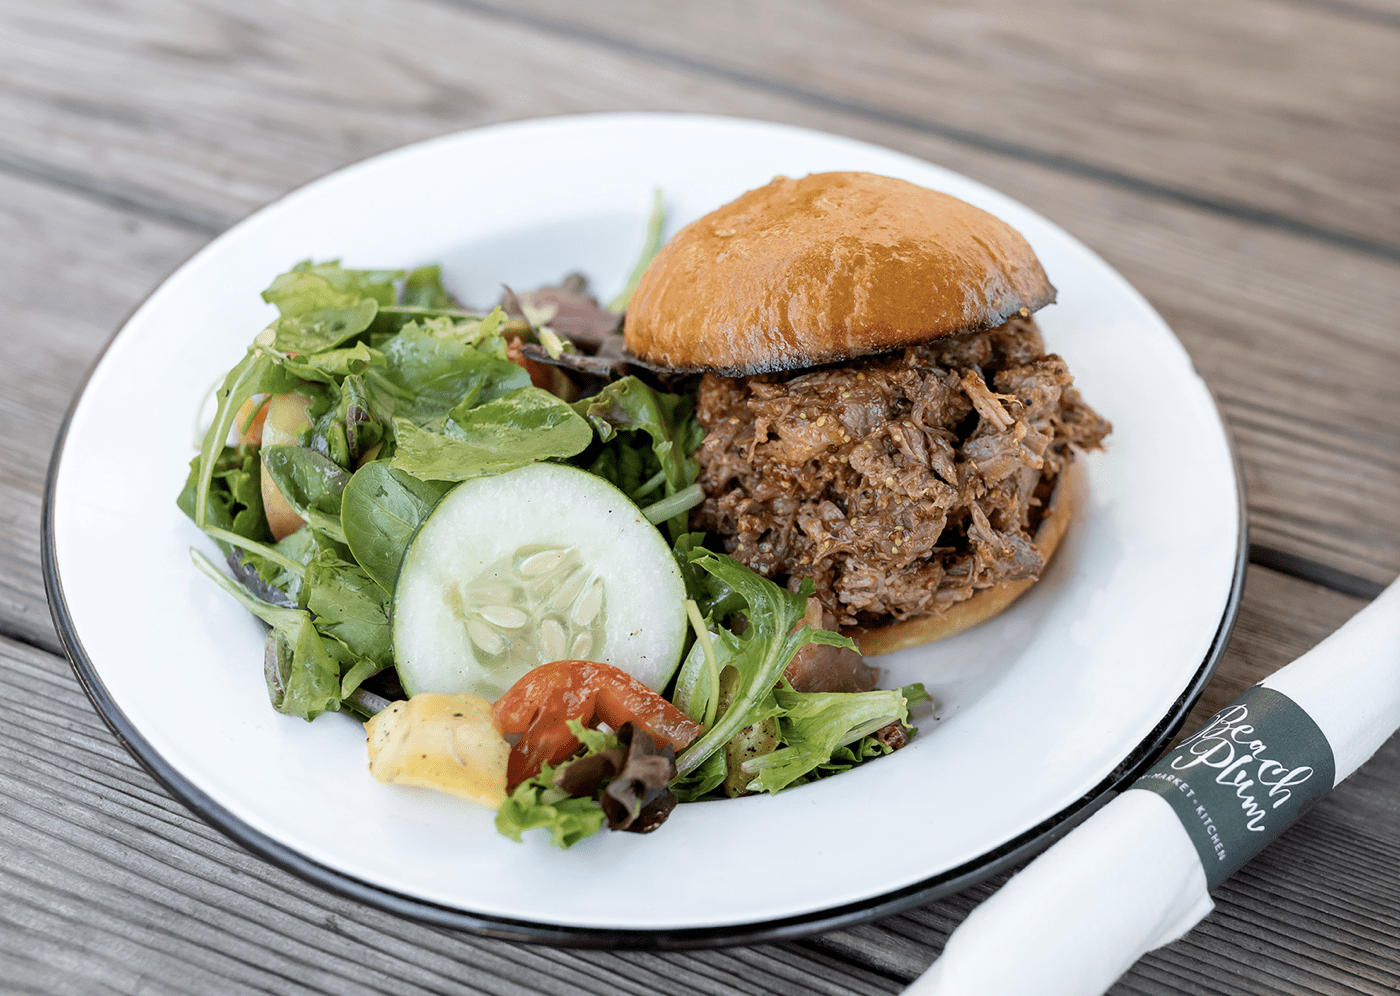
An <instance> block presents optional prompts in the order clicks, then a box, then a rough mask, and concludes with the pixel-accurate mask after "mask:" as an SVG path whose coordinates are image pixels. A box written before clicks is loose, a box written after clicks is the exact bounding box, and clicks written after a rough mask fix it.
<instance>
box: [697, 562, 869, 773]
mask: <svg viewBox="0 0 1400 996" xmlns="http://www.w3.org/2000/svg"><path fill="white" fill-rule="evenodd" d="M690 562H691V563H692V564H695V565H697V566H699V567H701V568H703V569H704V570H706V571H708V572H709V573H710V574H713V575H714V576H715V577H717V578H719V579H720V580H721V581H723V582H724V583H725V584H727V585H729V587H730V588H732V589H733V590H734V591H735V592H736V593H737V594H738V595H740V596H741V597H742V598H743V599H744V602H745V605H746V606H747V608H746V610H745V615H746V617H747V618H748V621H749V625H748V628H747V629H746V630H744V632H743V634H742V635H739V636H736V638H735V639H736V641H737V645H738V650H737V652H736V653H735V654H734V656H733V657H731V658H730V659H729V661H728V666H730V667H732V668H734V669H735V670H736V671H737V672H738V680H737V682H736V685H735V689H734V702H733V705H731V706H730V708H729V710H728V711H727V712H726V713H725V714H724V716H723V717H721V718H720V719H719V720H717V721H716V722H715V725H714V726H712V727H710V728H709V729H708V730H706V731H705V732H704V733H703V734H701V735H700V737H699V738H697V739H696V740H695V741H694V742H693V743H692V744H691V745H690V746H689V747H687V748H686V749H685V751H684V752H683V753H682V754H681V755H680V756H679V757H677V758H676V770H677V773H678V774H680V775H684V774H686V773H688V772H690V771H693V770H695V768H696V767H698V766H699V765H700V763H701V762H703V761H704V760H705V759H706V758H707V757H709V756H710V755H711V754H713V753H714V752H715V751H717V750H719V749H720V748H721V747H723V746H724V745H725V744H726V743H728V742H729V741H730V740H731V739H733V737H734V735H735V734H736V733H738V732H739V731H740V730H742V729H743V728H744V727H746V726H751V725H752V724H754V723H756V722H758V721H759V720H761V719H762V718H764V717H765V716H767V715H771V714H772V713H771V712H770V711H769V710H770V709H771V707H772V694H773V687H774V686H775V685H776V684H777V683H778V679H779V678H780V677H781V676H782V673H783V669H784V668H785V667H787V665H788V662H789V661H791V660H792V655H793V654H795V653H797V651H798V650H799V649H800V648H801V647H804V646H806V645H807V644H808V643H821V644H826V645H828V646H835V647H850V648H854V647H855V644H854V643H852V642H851V641H850V640H849V639H847V638H846V637H844V636H838V635H837V634H835V633H830V632H827V631H826V630H814V629H812V627H811V626H809V625H803V626H801V627H800V628H797V627H798V623H800V622H801V621H802V619H803V617H804V616H805V614H806V611H807V596H808V595H809V594H810V593H811V589H810V582H809V583H808V585H807V586H805V588H806V590H804V591H803V593H802V594H793V593H792V592H790V591H785V590H784V589H782V588H779V587H778V586H777V585H776V584H774V583H773V582H772V581H769V580H767V579H766V578H763V577H761V576H759V575H758V574H756V573H754V572H753V571H751V570H749V569H748V568H747V567H745V566H744V565H743V564H741V563H739V562H738V561H737V560H734V559H733V558H732V557H726V556H723V555H721V554H715V553H711V552H710V551H709V550H706V549H704V548H700V549H697V550H693V551H692V552H691V554H690Z"/></svg>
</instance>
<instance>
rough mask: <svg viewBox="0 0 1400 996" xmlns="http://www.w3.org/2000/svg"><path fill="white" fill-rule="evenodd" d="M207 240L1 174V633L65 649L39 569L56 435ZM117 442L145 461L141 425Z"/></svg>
mask: <svg viewBox="0 0 1400 996" xmlns="http://www.w3.org/2000/svg"><path fill="white" fill-rule="evenodd" d="M203 242H204V237H203V236H202V235H196V234H191V233H189V232H186V231H181V230H179V229H175V228H171V227H170V226H168V225H163V224H160V223H157V222H152V221H150V220H148V219H146V218H143V217H140V216H138V215H135V214H133V213H131V212H130V211H119V210H113V209H111V208H108V207H105V206H103V205H100V204H94V203H93V202H92V201H91V200H89V199H88V198H85V197H78V196H75V195H73V194H71V193H67V192H65V191H61V190H55V189H54V188H53V187H51V186H49V185H47V184H41V183H34V182H31V181H27V180H20V179H16V178H14V177H11V176H6V175H4V174H3V173H0V272H3V277H0V310H3V313H4V315H5V333H4V345H3V346H0V356H3V359H0V467H3V468H4V472H3V474H0V633H6V634H9V635H12V636H16V637H18V638H20V639H23V640H27V641H29V642H31V643H36V644H38V645H41V646H45V647H48V648H49V649H51V650H54V651H58V649H59V647H58V643H57V640H56V638H55V636H54V633H53V626H52V624H51V623H50V621H49V612H48V607H47V605H46V603H45V600H44V585H43V578H42V575H41V573H40V570H39V509H40V503H41V500H42V495H43V486H44V478H45V474H46V472H47V469H48V462H49V452H50V451H51V450H52V448H53V441H54V436H55V435H56V433H57V432H58V427H59V424H60V422H61V421H62V419H63V416H64V413H65V412H66V411H67V409H68V403H69V399H71V398H72V396H73V393H74V392H75V391H76V390H77V388H78V385H79V384H81V383H82V381H83V378H84V376H85V375H86V373H87V370H88V367H89V366H90V365H91V364H92V362H93V361H94V359H96V357H97V354H98V353H99V352H100V350H101V349H102V347H103V345H105V343H106V342H107V340H108V339H109V338H110V337H111V335H112V333H113V332H114V331H115V329H116V327H117V325H118V324H120V323H121V321H122V320H123V319H124V318H125V317H126V315H127V314H128V313H129V312H130V311H131V310H132V309H133V308H134V307H135V306H136V305H137V304H138V303H139V302H140V301H141V299H142V298H143V297H145V295H146V294H147V293H148V292H149V291H150V290H151V289H152V287H153V285H154V283H155V282H157V281H159V280H160V279H161V277H162V276H163V275H165V274H167V273H169V272H170V271H171V270H173V269H174V268H175V267H176V266H177V265H178V264H179V263H180V262H181V261H182V260H183V259H184V258H185V257H187V256H188V255H190V254H191V253H192V252H194V250H195V249H197V248H198V247H199V246H200V245H201V244H202V243H203ZM153 388H154V390H153V394H152V409H153V411H158V410H159V393H158V386H157V385H153ZM176 417H180V418H185V417H186V416H183V415H181V416H176ZM137 421H138V423H139V416H137ZM113 438H114V443H115V444H116V445H123V446H128V447H130V448H131V451H132V456H133V460H134V461H135V463H134V465H139V459H140V425H139V424H129V423H128V424H124V425H116V426H114V427H113Z"/></svg>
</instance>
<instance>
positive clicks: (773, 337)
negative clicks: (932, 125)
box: [625, 173, 1055, 376]
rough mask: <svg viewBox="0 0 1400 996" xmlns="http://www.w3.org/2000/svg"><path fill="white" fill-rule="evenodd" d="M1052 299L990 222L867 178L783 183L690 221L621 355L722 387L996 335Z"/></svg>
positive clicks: (655, 271)
mask: <svg viewBox="0 0 1400 996" xmlns="http://www.w3.org/2000/svg"><path fill="white" fill-rule="evenodd" d="M1054 300H1055V288H1054V287H1053V286H1051V284H1050V281H1049V280H1048V279H1047V278H1046V276H1045V271H1044V270H1043V269H1041V266H1040V263H1039V261H1038V260H1037V259H1036V258H1035V253H1034V252H1032V251H1031V247H1030V246H1029V245H1028V244H1027V243H1026V240H1025V239H1024V238H1022V237H1021V235H1020V233H1019V232H1017V231H1016V230H1015V229H1014V228H1012V227H1011V226H1010V225H1007V224H1006V223H1005V222H1003V221H1001V220H1000V219H998V218H995V217H993V216H992V215H990V214H988V213H987V212H985V211H983V210H981V209H979V208H975V207H973V206H972V205H971V204H967V203H965V202H963V201H960V200H958V199H957V198H956V197H951V196H949V195H948V194H942V193H938V192H937V191H933V190H927V189H925V188H923V187H919V186H916V185H914V184H912V183H908V182H906V181H904V180H896V179H892V178H890V177H886V176H877V175H875V174H873V173H816V174H812V175H810V176H807V177H804V178H802V179H800V180H792V179H787V178H785V177H779V178H777V179H775V180H773V182H772V183H769V184H768V185H767V186H764V187H759V188H758V189H757V190H751V191H749V192H748V193H746V194H744V195H743V196H741V197H739V198H738V199H737V200H734V201H731V202H730V203H729V204H726V205H724V206H723V207H721V208H719V209H718V210H716V211H712V212H711V213H710V214H707V215H706V216H705V217H703V218H701V219H699V220H698V221H695V222H692V223H691V224H690V225H688V226H686V227H685V228H684V229H682V230H681V231H680V232H678V233H677V234H676V236H675V237H674V238H672V239H671V241H670V242H668V243H667V244H666V245H665V246H664V247H663V248H662V249H661V251H660V252H659V253H658V254H657V256H656V258H655V259H654V260H653V261H652V263H651V265H650V266H649V267H648V268H647V271H646V273H645V274H644V275H643V277H642V280H641V283H640V284H639V285H638V286H637V290H636V293H635V294H634V295H633V297H632V300H631V303H630V304H629V306H628V308H627V316H626V323H625V332H626V340H627V349H628V351H629V352H630V353H631V354H632V356H633V357H635V358H636V359H638V360H640V361H641V362H642V363H644V364H645V365H647V366H651V367H654V368H662V369H668V370H674V371H678V372H681V371H698V370H709V371H714V372H716V373H721V374H725V375H727V376H740V375H745V374H755V373H767V372H771V371H777V370H790V369H796V368H800V367H809V366H817V365H820V364H826V363H836V362H841V361H844V360H848V359H851V358H853V357H857V356H864V355H868V354H871V353H880V352H885V351H887V350H891V349H898V348H901V347H904V346H910V345H915V344H917V343H920V342H925V341H927V340H929V339H934V338H939V337H941V336H947V335H956V334H958V333H962V332H976V331H980V330H983V329H990V328H995V327H997V326H999V325H1001V324H1003V323H1004V322H1006V320H1007V319H1009V318H1011V317H1012V316H1014V315H1016V314H1018V313H1019V314H1029V313H1030V312H1033V311H1035V310H1037V309H1039V308H1041V307H1043V306H1044V305H1047V304H1050V303H1051V302H1053V301H1054Z"/></svg>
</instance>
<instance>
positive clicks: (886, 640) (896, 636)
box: [842, 461, 1083, 657]
mask: <svg viewBox="0 0 1400 996" xmlns="http://www.w3.org/2000/svg"><path fill="white" fill-rule="evenodd" d="M1081 478H1082V470H1081V468H1080V464H1079V462H1078V461H1074V462H1072V463H1071V464H1070V465H1069V466H1068V467H1066V468H1065V470H1064V472H1063V473H1062V474H1060V479H1059V481H1057V482H1056V483H1055V490H1054V491H1053V492H1051V494H1050V507H1049V508H1048V509H1046V512H1045V517H1044V518H1043V519H1041V520H1040V527H1039V528H1038V529H1037V530H1036V532H1035V545H1036V549H1038V550H1039V551H1040V556H1041V557H1042V558H1043V559H1044V561H1045V564H1046V566H1047V567H1048V566H1049V564H1050V558H1051V557H1053V556H1054V555H1055V551H1056V550H1057V549H1058V548H1059V546H1060V541H1061V540H1062V539H1064V536H1065V533H1066V531H1068V529H1069V524H1070V521H1071V520H1072V519H1073V518H1074V512H1075V508H1076V507H1077V505H1078V498H1079V493H1080V491H1081V490H1082V489H1083V482H1082V479H1081ZM1037 580H1038V579H1037V578H1026V579H1025V580H1022V581H1008V582H1007V583H1005V584H999V585H997V586H995V587H993V588H983V589H981V590H980V591H977V592H974V593H973V595H972V597H971V598H967V599H964V600H963V601H961V602H958V603H956V604H955V605H952V606H949V608H948V609H947V611H945V612H944V613H943V614H942V615H935V616H920V617H918V618H917V619H905V620H903V621H902V622H892V623H889V624H887V625H884V626H875V627H871V628H869V629H866V628H864V627H859V626H857V627H852V628H850V629H845V630H842V632H843V633H844V634H845V635H846V636H849V637H850V638H851V639H852V640H855V641H856V646H858V647H859V648H860V652H861V654H863V655H864V656H866V657H874V656H876V655H878V654H891V653H894V652H895V651H896V650H905V649H907V648H909V647H917V646H919V645H920V644H922V643H932V642H933V641H934V640H942V639H944V638H945V637H949V636H952V635H953V634H954V633H961V632H962V631H963V630H965V629H970V628H971V627H973V626H976V625H977V624H978V623H982V622H986V621H987V620H988V619H990V618H992V617H993V616H995V615H996V614H997V613H999V612H1001V611H1002V610H1003V609H1005V608H1006V607H1007V606H1008V605H1010V604H1011V603H1012V602H1014V601H1016V599H1018V598H1020V597H1021V596H1022V595H1024V594H1025V593H1026V592H1027V591H1028V590H1029V589H1030V586H1031V585H1033V584H1035V582H1036V581H1037Z"/></svg>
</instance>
